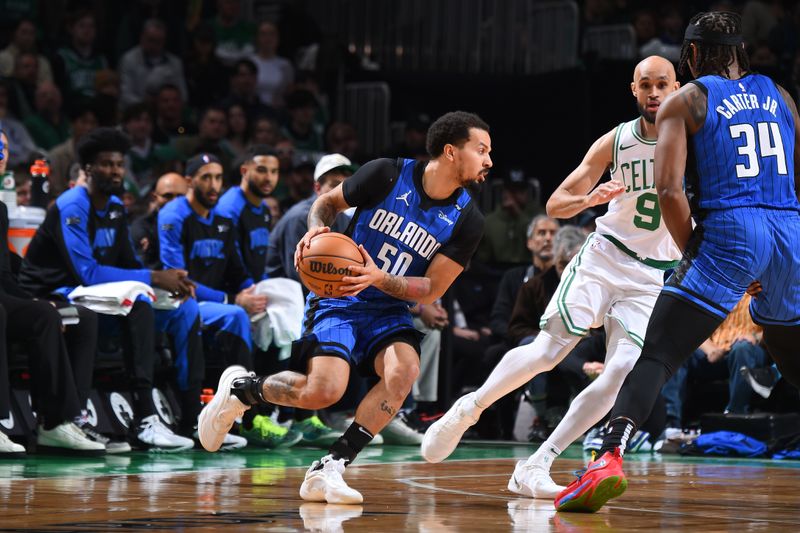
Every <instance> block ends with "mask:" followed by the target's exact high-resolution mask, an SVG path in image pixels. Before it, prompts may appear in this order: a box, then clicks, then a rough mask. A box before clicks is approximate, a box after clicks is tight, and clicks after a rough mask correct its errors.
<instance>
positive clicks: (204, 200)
mask: <svg viewBox="0 0 800 533" xmlns="http://www.w3.org/2000/svg"><path fill="white" fill-rule="evenodd" d="M194 197H195V198H197V201H198V202H200V205H202V206H203V207H205V208H206V209H213V208H214V206H216V205H217V201H218V200H214V201H212V200H209V199H208V197H207V196H206V195H205V194H204V193H203V191H201V190H199V189H197V188H195V190H194ZM217 198H219V196H217Z"/></svg>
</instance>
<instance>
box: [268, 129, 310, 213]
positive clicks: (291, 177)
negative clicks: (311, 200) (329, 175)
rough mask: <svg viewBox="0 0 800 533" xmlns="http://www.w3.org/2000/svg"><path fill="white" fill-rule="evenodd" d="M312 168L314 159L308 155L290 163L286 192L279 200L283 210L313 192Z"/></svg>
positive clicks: (286, 209)
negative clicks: (292, 163)
mask: <svg viewBox="0 0 800 533" xmlns="http://www.w3.org/2000/svg"><path fill="white" fill-rule="evenodd" d="M280 144H281V143H279V147H280ZM276 151H277V150H276ZM314 168H315V165H314V160H313V159H311V157H309V156H300V157H299V158H298V161H296V162H295V164H294V165H292V167H291V170H290V171H289V173H288V175H287V176H286V182H285V183H286V190H285V191H286V194H285V195H284V196H283V198H282V199H281V201H280V203H281V209H282V210H283V211H288V210H289V208H291V207H292V206H293V205H294V204H296V203H298V202H302V201H303V200H305V199H306V198H308V197H309V196H312V195H313V194H314Z"/></svg>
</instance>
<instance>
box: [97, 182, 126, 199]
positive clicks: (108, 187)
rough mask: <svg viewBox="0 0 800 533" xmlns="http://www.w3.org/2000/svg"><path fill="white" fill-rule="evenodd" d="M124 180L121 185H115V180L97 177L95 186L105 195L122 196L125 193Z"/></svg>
mask: <svg viewBox="0 0 800 533" xmlns="http://www.w3.org/2000/svg"><path fill="white" fill-rule="evenodd" d="M123 183H124V181H123V182H120V184H119V185H114V181H113V180H110V179H103V180H98V179H95V186H96V187H97V191H98V192H100V193H102V194H103V195H105V196H122V195H123V194H124V193H125V187H124V185H123Z"/></svg>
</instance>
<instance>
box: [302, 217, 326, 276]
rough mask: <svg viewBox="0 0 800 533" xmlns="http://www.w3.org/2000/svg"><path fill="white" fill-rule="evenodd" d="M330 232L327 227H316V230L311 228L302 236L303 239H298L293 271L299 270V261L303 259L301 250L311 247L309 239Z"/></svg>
mask: <svg viewBox="0 0 800 533" xmlns="http://www.w3.org/2000/svg"><path fill="white" fill-rule="evenodd" d="M330 230H331V228H329V227H328V226H317V227H316V228H311V229H310V230H308V231H307V232H306V234H305V235H303V238H302V239H300V242H298V243H297V247H296V248H295V250H294V269H295V270H300V261H302V259H303V250H304V249H306V248H308V247H309V246H311V239H313V238H314V237H316V236H317V235H319V234H320V233H328V232H329V231H330Z"/></svg>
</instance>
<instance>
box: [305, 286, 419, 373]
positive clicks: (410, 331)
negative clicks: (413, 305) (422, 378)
mask: <svg viewBox="0 0 800 533" xmlns="http://www.w3.org/2000/svg"><path fill="white" fill-rule="evenodd" d="M303 326H304V331H303V336H302V337H301V338H300V339H298V340H297V341H295V342H294V344H293V346H292V360H291V362H290V368H291V369H292V370H296V371H298V372H306V371H307V368H308V360H309V359H310V358H311V357H316V356H321V355H325V356H334V357H339V358H341V359H344V360H345V361H347V362H348V363H350V365H351V366H353V367H355V368H356V369H357V370H358V371H359V373H360V374H362V375H365V376H371V375H375V369H374V366H373V365H374V360H375V357H376V356H377V355H378V353H379V352H380V351H381V350H382V349H383V348H385V347H386V346H388V345H390V344H392V343H394V342H398V341H399V342H405V343H406V344H409V345H411V346H412V347H413V348H414V349H415V350H416V351H417V354H419V341H420V334H419V333H418V332H417V330H416V329H414V323H413V321H412V318H411V314H410V313H409V312H408V306H407V305H406V304H404V303H402V302H398V303H388V304H387V303H386V302H374V301H365V300H361V299H358V298H351V297H348V298H318V297H316V296H313V295H309V297H308V299H307V300H306V308H305V321H304V324H303Z"/></svg>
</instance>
